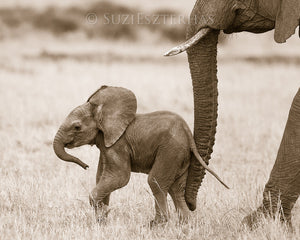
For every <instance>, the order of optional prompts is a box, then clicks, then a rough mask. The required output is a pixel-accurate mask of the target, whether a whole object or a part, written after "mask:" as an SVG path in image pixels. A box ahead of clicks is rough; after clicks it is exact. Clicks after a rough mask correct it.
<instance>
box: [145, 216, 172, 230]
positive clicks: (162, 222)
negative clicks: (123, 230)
mask: <svg viewBox="0 0 300 240" xmlns="http://www.w3.org/2000/svg"><path fill="white" fill-rule="evenodd" d="M167 222H168V220H167V219H166V218H159V219H157V218H155V219H154V220H152V221H150V223H149V226H150V228H154V227H157V226H160V227H163V226H165V225H166V224H167Z"/></svg>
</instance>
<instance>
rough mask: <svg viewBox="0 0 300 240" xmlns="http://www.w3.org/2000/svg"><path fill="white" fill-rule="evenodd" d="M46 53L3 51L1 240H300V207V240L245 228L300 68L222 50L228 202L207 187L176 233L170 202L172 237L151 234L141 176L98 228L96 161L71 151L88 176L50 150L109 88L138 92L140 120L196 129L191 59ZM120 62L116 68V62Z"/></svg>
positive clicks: (221, 133) (29, 48)
mask: <svg viewBox="0 0 300 240" xmlns="http://www.w3.org/2000/svg"><path fill="white" fill-rule="evenodd" d="M48 41H49V45H48V47H47V48H45V47H44V46H43V45H39V44H38V43H37V42H35V41H34V39H29V40H27V41H26V39H24V40H23V41H22V43H21V44H22V46H23V48H18V44H20V43H19V42H18V41H6V42H2V43H1V45H2V46H1V49H4V51H3V52H2V56H1V62H0V68H1V77H0V86H1V88H0V94H1V102H0V112H1V115H0V123H1V125H0V134H1V138H0V141H1V144H0V154H1V155H0V156H1V161H0V166H1V167H0V171H1V182H0V189H1V190H0V212H1V215H0V235H1V239H27V238H32V239H41V238H43V239H75V238H76V239H87V238H98V239H117V238H119V239H199V238H203V239H296V238H299V237H300V232H299V223H300V216H299V214H298V212H299V208H300V206H299V203H297V204H296V206H295V208H294V211H293V221H294V225H295V232H294V233H290V232H287V230H286V228H285V227H284V226H280V224H278V221H273V220H270V219H263V221H262V223H261V225H260V227H259V228H258V229H256V230H254V231H249V230H248V229H246V228H244V226H241V225H240V224H239V222H240V220H241V219H242V218H243V216H245V215H246V214H247V213H249V212H250V211H251V210H252V209H255V208H256V207H257V206H258V205H259V204H260V202H261V197H262V190H263V187H264V184H265V182H266V180H267V178H268V174H269V172H270V169H271V167H272V165H273V162H274V159H275V156H276V152H277V149H278V146H279V142H280V140H281V135H282V132H283V128H284V124H285V121H286V118H287V114H288V110H289V106H290V104H291V101H292V98H293V96H294V94H295V93H296V91H297V88H298V87H299V82H298V80H299V78H298V76H299V65H297V64H296V63H289V64H284V63H281V62H279V63H276V61H275V63H273V64H271V65H270V64H267V63H261V62H260V63H259V64H257V63H255V62H251V61H250V62H248V61H246V60H236V61H233V60H232V59H231V60H230V59H227V58H225V57H224V55H222V54H221V53H222V52H226V49H220V54H221V55H220V61H219V62H220V63H219V72H218V74H219V78H220V82H219V93H220V96H219V120H218V122H219V124H218V129H217V131H218V132H217V140H216V146H215V150H214V154H213V157H212V161H211V166H212V168H213V169H214V170H216V171H217V172H218V174H219V175H220V176H221V177H222V178H223V179H224V180H225V182H226V183H228V184H229V185H230V186H231V190H226V189H224V188H223V187H222V186H221V185H220V184H219V183H218V182H217V181H216V180H215V179H214V178H213V177H211V176H210V175H207V176H206V178H205V180H204V183H203V186H202V187H201V188H200V192H199V195H198V208H197V210H196V211H195V212H193V213H191V221H190V222H189V224H187V225H184V226H178V225H177V223H178V222H177V217H176V214H175V213H174V207H173V205H172V202H171V201H169V202H170V209H171V220H170V222H169V223H168V224H167V226H166V227H165V228H158V229H155V230H150V229H149V228H148V227H147V226H145V224H147V223H148V222H149V221H150V220H151V219H152V217H153V214H154V206H153V202H154V200H153V197H152V194H151V193H150V192H151V191H150V189H149V187H148V185H147V181H146V176H145V175H142V174H132V177H131V181H130V183H129V184H128V185H127V186H126V187H125V188H123V189H121V190H118V191H116V192H114V193H113V194H112V201H111V212H110V214H109V217H108V222H107V224H106V225H104V226H98V224H96V223H95V219H94V215H93V210H92V209H91V207H90V206H89V204H88V193H89V191H91V189H92V188H93V187H94V182H95V172H96V167H97V162H98V155H99V153H98V150H97V149H96V148H95V147H82V148H80V149H75V150H72V153H73V154H75V155H77V156H79V157H80V158H81V159H82V160H84V161H85V162H87V163H88V164H89V165H90V169H89V170H88V171H83V170H82V169H81V168H79V167H78V166H75V165H72V164H67V163H65V162H62V161H60V160H59V159H57V157H56V156H55V155H54V153H53V150H52V140H53V137H54V134H55V132H56V130H57V128H58V126H59V125H60V123H61V122H62V121H63V119H64V117H65V116H66V115H67V114H68V113H69V111H70V110H71V109H73V108H74V107H75V106H77V105H79V104H82V103H83V102H84V101H86V99H87V97H88V96H89V94H91V93H92V92H93V91H94V90H95V89H97V88H98V87H99V86H100V85H103V84H108V85H115V86H124V87H127V88H129V89H131V90H133V91H134V92H135V94H136V95H137V99H138V111H139V112H150V111H155V110H162V109H167V110H172V111H175V112H177V113H179V114H181V115H182V116H183V117H184V118H185V119H186V121H187V122H188V123H189V125H190V126H191V127H192V125H193V106H192V104H191V103H192V87H191V83H190V82H191V81H190V77H189V70H188V65H187V62H186V59H185V56H184V55H182V56H180V57H178V58H169V59H166V58H163V57H160V56H161V52H163V51H164V50H166V49H165V48H166V47H167V46H161V47H158V46H153V47H151V46H148V47H147V48H144V46H142V45H139V44H130V43H128V46H127V48H126V49H124V48H123V44H118V43H116V44H114V48H112V47H110V46H109V43H106V44H105V43H101V44H100V46H102V47H101V48H100V49H99V48H98V47H97V43H96V42H93V41H91V42H87V43H86V46H88V47H86V48H82V47H80V46H82V43H77V44H76V43H70V44H69V45H68V46H66V45H65V44H63V43H61V42H55V40H53V41H51V39H48ZM51 43H52V44H51ZM63 46H64V47H63ZM76 46H77V47H76ZM103 46H106V47H103ZM18 49H23V50H22V51H21V50H20V51H19V50H18ZM92 49H94V51H91V50H92ZM97 49H98V52H97ZM111 49H113V50H111ZM62 52H63V53H64V54H62ZM91 52H92V53H93V54H92V53H91ZM50 53H51V54H50ZM59 53H60V54H59ZM71 53H72V54H71ZM113 53H114V54H115V55H114V56H115V57H114V58H110V57H109V56H112V55H113ZM57 56H64V57H57ZM95 56H98V57H95ZM99 56H102V57H99ZM253 69H255V71H253Z"/></svg>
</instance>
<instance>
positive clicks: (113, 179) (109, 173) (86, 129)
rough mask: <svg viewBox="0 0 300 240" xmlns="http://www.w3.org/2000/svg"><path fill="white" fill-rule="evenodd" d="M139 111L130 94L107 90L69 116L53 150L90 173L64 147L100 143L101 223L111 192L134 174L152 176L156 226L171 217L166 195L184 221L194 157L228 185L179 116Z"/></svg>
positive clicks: (95, 201)
mask: <svg viewBox="0 0 300 240" xmlns="http://www.w3.org/2000/svg"><path fill="white" fill-rule="evenodd" d="M136 108H137V103H136V98H135V96H134V94H133V93H132V92H131V91H129V90H127V89H125V88H120V87H108V86H102V87H101V88H100V89H99V90H97V91H96V92H95V93H94V94H93V95H92V96H91V97H90V98H89V99H88V101H87V102H86V103H84V104H83V105H81V106H79V107H77V108H75V109H74V110H73V111H72V112H71V113H70V114H69V115H68V117H67V118H66V120H65V121H64V123H63V124H62V125H61V127H60V128H59V130H58V132H57V134H56V136H55V139H54V142H53V147H54V151H55V153H56V155H57V156H58V157H59V158H60V159H62V160H65V161H69V162H74V163H77V164H79V165H80V166H82V167H83V168H85V169H86V168H87V167H88V165H86V164H85V163H83V162H81V161H80V160H79V159H78V158H76V157H74V156H72V155H70V154H68V153H66V151H65V147H66V148H74V147H79V146H82V145H84V144H90V145H94V144H95V145H96V146H97V147H98V148H99V149H100V152H101V154H100V160H99V165H98V171H97V176H96V187H95V188H94V189H93V190H92V192H91V194H90V202H91V204H92V206H94V208H95V213H96V217H97V219H98V220H99V219H102V218H103V216H105V215H106V212H105V211H106V210H104V209H106V208H107V206H108V204H109V196H110V193H111V192H113V191H114V190H116V189H119V188H121V187H123V186H125V185H126V184H127V183H128V181H129V178H130V172H141V173H146V174H149V176H148V183H149V185H150V188H151V190H152V192H153V195H154V197H155V200H156V201H155V210H156V215H155V218H154V220H153V221H151V225H154V224H158V223H163V222H165V221H166V220H167V219H168V211H167V209H168V208H167V193H169V194H170V195H171V197H172V199H173V202H174V204H175V207H176V209H177V211H178V213H179V216H180V219H181V220H182V221H185V220H186V219H187V217H188V213H189V208H188V206H187V204H186V201H185V185H186V179H187V175H188V167H189V165H190V161H191V158H192V156H193V155H194V156H195V157H196V158H197V159H198V161H199V162H200V163H201V165H202V166H203V167H204V168H205V169H207V170H208V171H209V172H210V173H211V174H213V175H214V176H215V177H216V178H217V179H218V180H219V181H220V182H221V183H222V184H223V185H224V186H225V187H227V186H226V185H225V184H224V183H223V182H222V181H221V180H220V178H219V177H218V176H217V175H216V174H215V173H214V172H213V171H212V170H211V169H209V167H208V166H207V165H206V164H205V162H204V161H203V160H202V158H201V157H200V155H199V153H198V151H197V149H196V145H195V142H194V139H193V136H192V133H191V131H190V129H189V128H188V126H187V124H186V122H185V121H184V120H183V119H182V118H181V117H180V116H178V115H177V114H174V113H171V112H166V111H161V112H153V113H148V114H136ZM227 188H228V187H227Z"/></svg>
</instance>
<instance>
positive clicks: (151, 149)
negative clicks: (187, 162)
mask: <svg viewBox="0 0 300 240" xmlns="http://www.w3.org/2000/svg"><path fill="white" fill-rule="evenodd" d="M187 131H190V130H189V128H188V126H187V124H186V122H185V121H184V120H183V119H182V118H181V117H180V116H179V115H177V114H175V113H172V112H167V111H158V112H153V113H148V114H137V116H136V119H135V120H134V121H133V122H132V123H131V124H130V126H129V127H128V129H127V130H126V135H127V138H128V140H129V142H130V143H131V144H132V148H133V150H134V153H135V157H138V158H145V159H144V160H145V161H147V162H149V163H150V162H151V161H153V160H154V158H155V155H156V153H157V151H158V149H163V148H168V147H172V148H174V151H180V152H181V153H182V154H185V155H189V154H190V143H189V133H188V132H187Z"/></svg>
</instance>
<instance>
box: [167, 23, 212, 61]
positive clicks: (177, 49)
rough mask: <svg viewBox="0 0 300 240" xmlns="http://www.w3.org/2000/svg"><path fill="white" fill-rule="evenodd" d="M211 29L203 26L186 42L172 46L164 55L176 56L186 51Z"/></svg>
mask: <svg viewBox="0 0 300 240" xmlns="http://www.w3.org/2000/svg"><path fill="white" fill-rule="evenodd" d="M210 30H211V29H210V28H202V29H201V30H200V31H199V32H197V33H196V34H195V35H194V36H193V37H191V38H190V39H188V40H187V41H186V42H184V43H182V44H180V45H178V46H176V47H174V48H172V49H171V50H170V51H168V52H166V53H165V54H164V56H167V57H168V56H174V55H177V54H179V53H182V52H184V51H185V50H187V49H188V48H190V47H192V46H194V45H196V44H197V43H198V42H199V41H200V40H201V39H202V38H203V37H205V36H206V34H208V33H209V31H210Z"/></svg>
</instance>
